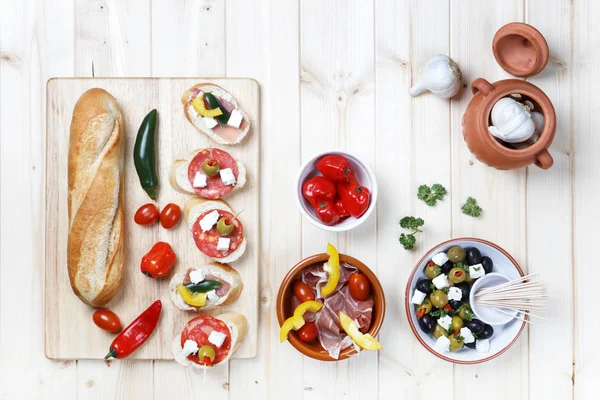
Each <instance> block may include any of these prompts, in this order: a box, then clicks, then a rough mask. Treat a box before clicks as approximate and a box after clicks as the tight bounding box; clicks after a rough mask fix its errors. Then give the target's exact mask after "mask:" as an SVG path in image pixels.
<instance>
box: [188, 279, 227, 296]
mask: <svg viewBox="0 0 600 400" xmlns="http://www.w3.org/2000/svg"><path fill="white" fill-rule="evenodd" d="M221 286H222V283H221V282H219V281H212V280H210V279H209V280H206V281H202V282H198V283H192V282H190V283H188V284H186V285H185V287H187V288H188V290H189V291H190V292H192V293H207V292H210V291H211V290H215V289H218V288H220V287H221Z"/></svg>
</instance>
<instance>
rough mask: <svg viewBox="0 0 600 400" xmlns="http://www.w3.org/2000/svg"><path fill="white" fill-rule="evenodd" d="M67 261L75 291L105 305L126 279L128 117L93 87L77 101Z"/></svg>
mask: <svg viewBox="0 0 600 400" xmlns="http://www.w3.org/2000/svg"><path fill="white" fill-rule="evenodd" d="M68 185H69V193H68V209H69V237H68V242H67V263H68V270H69V279H70V281H71V286H72V288H73V291H74V292H75V294H76V295H77V296H78V297H79V298H80V299H81V300H82V301H83V302H84V303H86V304H88V305H90V306H94V307H99V306H103V305H105V304H107V303H108V302H109V301H110V300H112V299H113V297H114V296H115V295H116V294H117V291H118V289H119V287H120V286H121V283H122V279H123V265H124V249H125V246H124V243H123V240H124V230H125V221H124V209H123V204H124V198H123V185H124V180H123V118H122V116H121V112H120V111H119V107H118V105H117V102H116V100H115V99H114V97H113V96H112V95H110V93H108V92H106V91H105V90H103V89H98V88H94V89H90V90H88V91H87V92H85V93H84V94H83V95H82V96H81V97H80V98H79V100H78V101H77V103H76V104H75V108H74V109H73V118H72V120H71V132H70V139H69V164H68Z"/></svg>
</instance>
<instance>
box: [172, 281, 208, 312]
mask: <svg viewBox="0 0 600 400" xmlns="http://www.w3.org/2000/svg"><path fill="white" fill-rule="evenodd" d="M177 292H178V293H179V295H180V296H181V298H182V299H183V301H185V303H186V304H189V305H190V306H194V307H203V306H204V305H206V298H207V297H208V294H207V293H192V292H190V289H188V288H187V286H184V285H179V286H177Z"/></svg>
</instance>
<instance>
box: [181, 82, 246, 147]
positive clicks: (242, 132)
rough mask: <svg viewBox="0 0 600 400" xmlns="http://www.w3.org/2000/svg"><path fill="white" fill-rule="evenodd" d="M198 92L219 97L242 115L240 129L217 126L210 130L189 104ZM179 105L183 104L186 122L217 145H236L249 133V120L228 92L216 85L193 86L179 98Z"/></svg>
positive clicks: (202, 84)
mask: <svg viewBox="0 0 600 400" xmlns="http://www.w3.org/2000/svg"><path fill="white" fill-rule="evenodd" d="M199 90H200V91H202V92H205V93H206V92H210V93H212V94H214V95H215V96H216V97H220V98H222V99H224V100H226V101H227V102H229V103H231V105H233V106H234V109H235V110H237V111H238V112H240V113H241V114H242V117H243V120H242V123H241V125H240V128H239V129H238V128H232V127H229V126H219V125H217V126H215V127H214V128H212V129H211V128H209V127H207V126H206V124H205V123H204V121H203V117H202V116H201V115H200V114H198V113H197V112H196V110H195V109H194V107H193V106H192V102H191V100H192V97H195V95H196V93H197V92H198V91H199ZM181 103H182V104H183V112H184V113H185V117H186V118H187V119H188V121H190V122H191V124H192V125H194V127H195V128H196V129H198V130H199V131H200V132H202V133H204V134H205V135H206V136H208V137H209V138H211V139H212V140H214V141H215V142H217V143H219V144H227V145H234V144H237V143H239V142H241V141H242V140H243V139H244V138H245V137H246V135H247V134H248V132H250V119H249V118H248V115H246V113H245V112H243V111H242V110H241V109H240V108H239V107H238V103H237V100H236V99H235V98H234V97H233V96H232V95H231V94H230V93H229V92H228V91H226V90H225V89H223V88H222V87H220V86H218V85H213V84H212V83H199V84H197V85H194V86H192V87H191V88H189V89H188V90H186V91H185V93H184V94H183V96H181Z"/></svg>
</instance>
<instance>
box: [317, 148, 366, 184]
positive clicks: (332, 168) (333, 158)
mask: <svg viewBox="0 0 600 400" xmlns="http://www.w3.org/2000/svg"><path fill="white" fill-rule="evenodd" d="M317 169H318V170H319V172H320V173H322V174H323V176H324V177H325V178H327V179H331V180H332V181H334V182H338V183H357V181H356V177H355V176H354V170H352V166H351V165H350V161H348V159H347V158H346V157H344V156H340V155H337V154H328V155H326V156H325V157H323V158H321V159H320V160H319V161H317Z"/></svg>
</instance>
